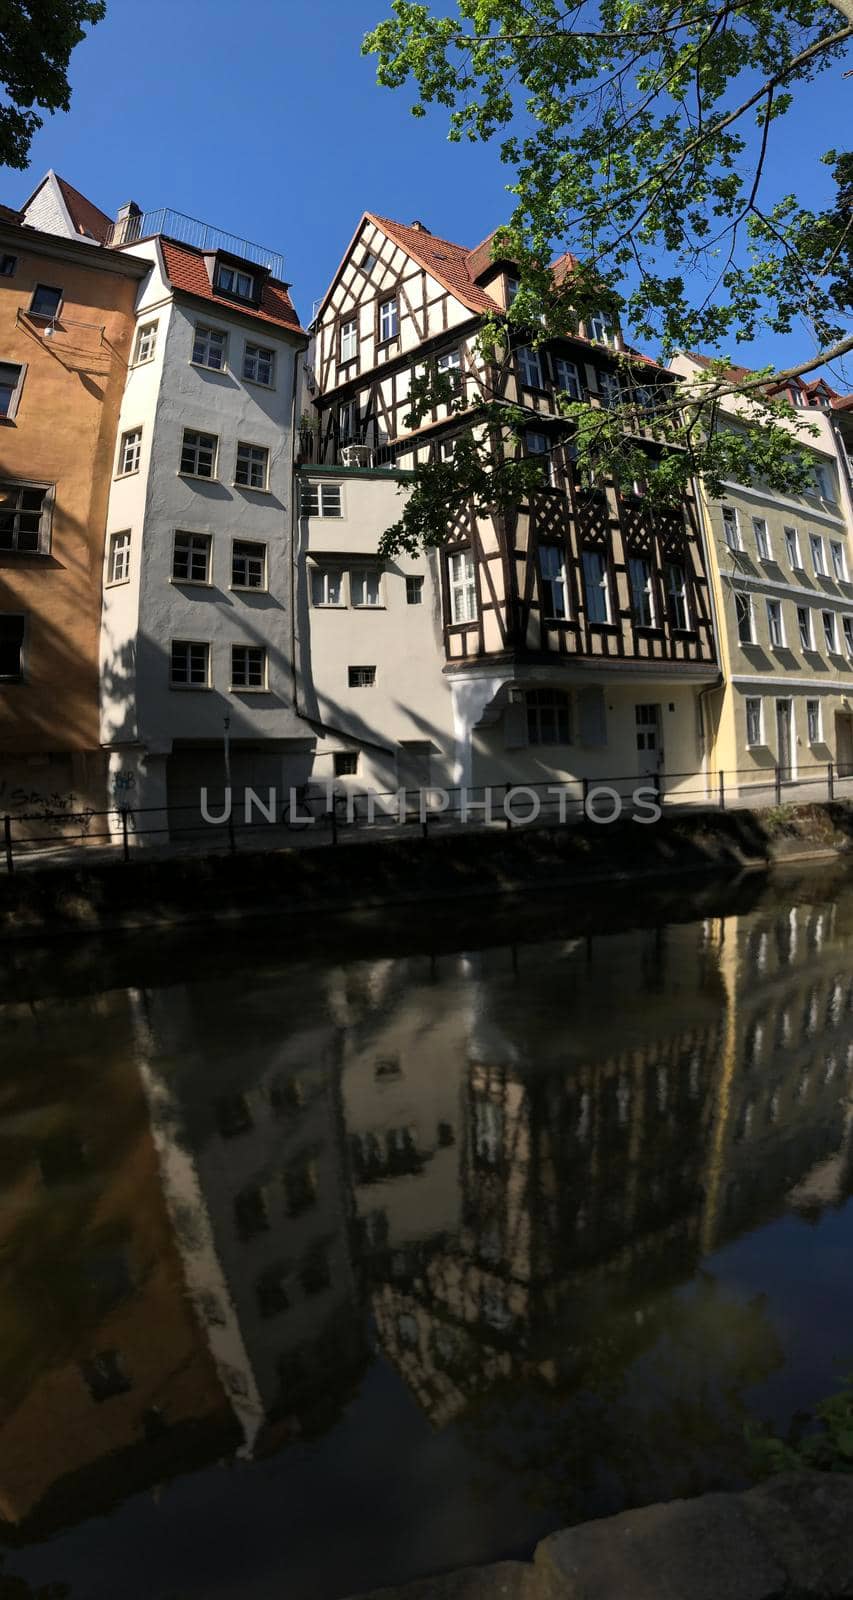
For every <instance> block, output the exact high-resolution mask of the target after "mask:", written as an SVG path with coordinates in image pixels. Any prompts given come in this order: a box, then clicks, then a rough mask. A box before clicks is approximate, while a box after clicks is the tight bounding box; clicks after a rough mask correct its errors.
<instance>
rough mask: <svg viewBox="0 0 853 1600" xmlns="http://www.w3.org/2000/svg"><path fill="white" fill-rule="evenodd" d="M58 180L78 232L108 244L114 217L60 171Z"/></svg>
mask: <svg viewBox="0 0 853 1600" xmlns="http://www.w3.org/2000/svg"><path fill="white" fill-rule="evenodd" d="M56 181H57V183H58V184H59V188H60V190H61V193H62V198H63V200H64V201H65V204H66V207H67V209H68V215H69V217H70V218H71V221H72V222H73V224H74V227H75V228H76V230H77V232H78V233H82V234H88V235H90V237H91V238H93V239H97V240H98V241H99V243H100V244H106V242H107V240H108V239H109V237H110V234H111V233H112V227H113V219H112V217H108V216H107V214H106V212H105V211H101V210H100V209H99V208H98V206H96V205H93V203H92V201H91V200H87V199H86V196H85V195H84V194H81V193H80V191H79V189H75V188H74V187H73V186H72V184H70V183H67V182H66V180H65V179H64V178H60V176H59V173H56Z"/></svg>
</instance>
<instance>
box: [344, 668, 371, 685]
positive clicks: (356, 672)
mask: <svg viewBox="0 0 853 1600" xmlns="http://www.w3.org/2000/svg"><path fill="white" fill-rule="evenodd" d="M347 682H348V684H349V686H350V688H351V689H372V688H373V685H374V684H375V682H376V668H375V667H347Z"/></svg>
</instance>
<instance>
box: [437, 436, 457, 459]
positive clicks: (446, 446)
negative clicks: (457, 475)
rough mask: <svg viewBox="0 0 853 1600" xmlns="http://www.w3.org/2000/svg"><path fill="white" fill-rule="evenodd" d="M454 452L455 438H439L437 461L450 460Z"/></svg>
mask: <svg viewBox="0 0 853 1600" xmlns="http://www.w3.org/2000/svg"><path fill="white" fill-rule="evenodd" d="M455 454H456V440H455V439H440V440H439V445H438V459H439V461H452V460H453V458H454V456H455Z"/></svg>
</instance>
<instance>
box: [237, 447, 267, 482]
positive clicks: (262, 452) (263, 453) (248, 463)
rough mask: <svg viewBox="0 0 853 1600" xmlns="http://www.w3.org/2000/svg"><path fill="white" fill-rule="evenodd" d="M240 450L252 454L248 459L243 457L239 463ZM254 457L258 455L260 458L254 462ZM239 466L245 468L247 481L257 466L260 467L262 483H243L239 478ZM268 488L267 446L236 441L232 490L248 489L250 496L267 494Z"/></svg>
mask: <svg viewBox="0 0 853 1600" xmlns="http://www.w3.org/2000/svg"><path fill="white" fill-rule="evenodd" d="M241 450H242V451H244V452H245V451H251V452H252V454H251V455H249V456H248V457H245V458H244V459H243V460H242V462H241V457H240V452H241ZM256 455H259V456H260V458H261V459H260V461H259V462H257V461H255V456H256ZM241 464H242V465H243V466H244V467H245V469H246V471H247V473H248V475H249V479H251V476H252V473H253V472H254V470H255V469H256V468H257V467H258V466H260V468H261V479H262V482H261V483H252V482H251V481H249V482H245V483H244V482H243V480H242V479H241V478H240V477H239V472H240V467H241ZM269 486H270V451H269V445H266V444H251V443H250V442H249V440H248V439H238V440H237V451H236V454H235V456H234V488H235V489H249V490H251V492H252V494H267V493H268V492H269Z"/></svg>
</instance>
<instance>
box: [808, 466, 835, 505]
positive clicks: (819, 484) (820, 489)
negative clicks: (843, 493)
mask: <svg viewBox="0 0 853 1600" xmlns="http://www.w3.org/2000/svg"><path fill="white" fill-rule="evenodd" d="M812 471H813V473H814V482H815V488H814V492H815V494H816V495H817V497H818V499H819V500H828V501H829V502H830V504H831V505H835V502H836V494H835V486H834V483H833V479H834V476H835V474H834V473H833V471H832V468H831V466H830V465H829V463H828V462H827V461H819V462H817V463H816V465H815V466H814V467H813V468H812Z"/></svg>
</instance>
